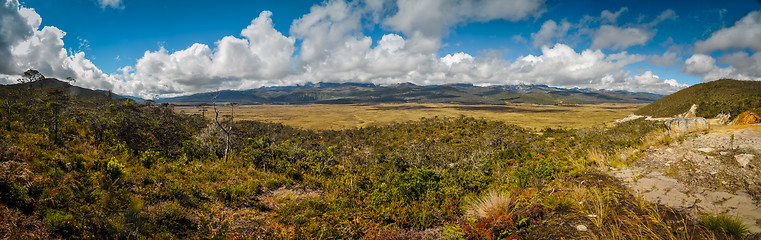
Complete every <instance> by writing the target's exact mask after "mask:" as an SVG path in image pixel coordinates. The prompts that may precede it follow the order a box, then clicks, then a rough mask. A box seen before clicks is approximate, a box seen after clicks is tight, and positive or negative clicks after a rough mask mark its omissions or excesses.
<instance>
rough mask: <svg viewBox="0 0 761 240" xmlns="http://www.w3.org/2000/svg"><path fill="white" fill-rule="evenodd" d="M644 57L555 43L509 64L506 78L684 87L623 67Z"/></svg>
mask: <svg viewBox="0 0 761 240" xmlns="http://www.w3.org/2000/svg"><path fill="white" fill-rule="evenodd" d="M643 60H645V57H644V56H641V55H636V54H628V53H626V52H620V53H616V54H609V55H606V54H605V53H603V52H602V51H600V50H590V49H587V50H584V51H582V52H576V51H575V50H574V49H573V48H571V47H569V46H567V45H564V44H556V45H555V46H553V47H552V48H550V47H547V46H544V47H542V55H539V56H534V55H528V56H525V57H521V58H518V59H516V60H515V62H513V63H512V64H510V66H509V71H508V73H507V77H508V78H509V79H511V80H513V81H514V82H528V83H539V84H548V85H552V86H562V87H582V88H595V89H614V90H629V91H642V92H654V93H663V94H667V93H671V92H674V91H677V90H679V89H682V88H684V87H686V86H687V85H685V84H679V83H677V81H676V80H674V79H661V78H659V77H658V76H657V75H654V74H653V73H652V72H650V71H646V72H643V73H638V74H634V75H632V73H631V72H629V71H625V70H624V67H625V66H627V65H629V64H632V63H635V62H640V61H643Z"/></svg>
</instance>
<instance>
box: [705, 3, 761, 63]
mask: <svg viewBox="0 0 761 240" xmlns="http://www.w3.org/2000/svg"><path fill="white" fill-rule="evenodd" d="M759 39H761V11H753V12H750V13H748V15H746V16H745V17H743V18H742V19H740V20H739V21H737V22H736V23H735V25H734V26H732V27H729V28H724V29H721V30H718V31H716V32H714V33H712V34H711V37H709V38H708V39H706V40H705V41H698V42H696V43H695V51H696V52H700V53H705V52H711V51H716V50H727V49H751V50H753V51H761V40H759Z"/></svg>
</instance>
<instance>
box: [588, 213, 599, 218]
mask: <svg viewBox="0 0 761 240" xmlns="http://www.w3.org/2000/svg"><path fill="white" fill-rule="evenodd" d="M587 217H591V218H596V217H597V215H594V214H589V215H587Z"/></svg>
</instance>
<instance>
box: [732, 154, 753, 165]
mask: <svg viewBox="0 0 761 240" xmlns="http://www.w3.org/2000/svg"><path fill="white" fill-rule="evenodd" d="M753 157H755V156H753V154H748V153H745V154H738V155H735V161H737V163H738V164H740V166H741V167H746V166H748V163H750V161H752V160H753Z"/></svg>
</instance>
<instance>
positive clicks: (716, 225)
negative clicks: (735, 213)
mask: <svg viewBox="0 0 761 240" xmlns="http://www.w3.org/2000/svg"><path fill="white" fill-rule="evenodd" d="M700 225H702V226H703V227H704V228H706V229H707V230H710V231H714V232H717V231H720V232H723V233H726V234H729V235H732V236H733V237H735V238H737V239H742V238H743V237H744V236H745V235H746V234H748V233H749V232H750V230H748V226H745V224H743V223H742V222H741V221H740V219H739V218H737V217H734V218H733V217H729V216H727V215H726V214H718V215H712V214H704V215H702V216H700Z"/></svg>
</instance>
